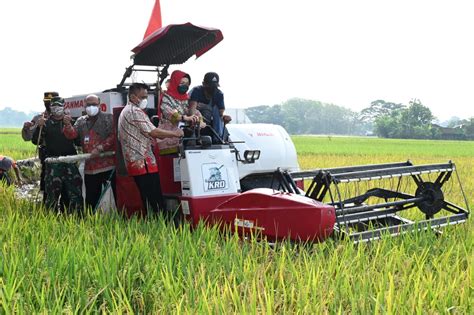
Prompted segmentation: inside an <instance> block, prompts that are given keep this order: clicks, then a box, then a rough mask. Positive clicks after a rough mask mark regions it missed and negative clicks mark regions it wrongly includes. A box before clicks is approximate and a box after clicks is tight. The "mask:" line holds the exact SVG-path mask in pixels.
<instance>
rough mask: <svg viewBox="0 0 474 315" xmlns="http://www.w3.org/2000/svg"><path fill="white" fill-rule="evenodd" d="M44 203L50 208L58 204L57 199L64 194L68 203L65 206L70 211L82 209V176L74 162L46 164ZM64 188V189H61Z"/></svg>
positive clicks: (54, 207)
mask: <svg viewBox="0 0 474 315" xmlns="http://www.w3.org/2000/svg"><path fill="white" fill-rule="evenodd" d="M45 182H46V187H45V189H46V191H47V192H48V194H47V195H46V205H47V206H48V207H51V208H52V209H56V208H57V206H58V199H59V196H61V199H63V198H64V197H65V196H64V195H65V194H66V195H67V197H68V199H69V204H66V205H65V206H66V207H67V208H68V209H69V211H70V212H74V211H82V206H83V205H82V189H81V188H82V177H81V174H79V170H78V168H77V166H76V164H68V163H50V164H47V165H46V176H45ZM63 188H64V189H63Z"/></svg>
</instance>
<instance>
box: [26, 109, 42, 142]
mask: <svg viewBox="0 0 474 315" xmlns="http://www.w3.org/2000/svg"><path fill="white" fill-rule="evenodd" d="M40 117H41V116H40V115H36V116H34V117H33V119H32V120H31V121H26V122H25V123H24V124H23V128H22V129H21V137H22V138H23V140H24V141H31V139H33V134H34V132H35V129H36V127H37V126H35V125H36V123H37V121H38V119H39V118H40Z"/></svg>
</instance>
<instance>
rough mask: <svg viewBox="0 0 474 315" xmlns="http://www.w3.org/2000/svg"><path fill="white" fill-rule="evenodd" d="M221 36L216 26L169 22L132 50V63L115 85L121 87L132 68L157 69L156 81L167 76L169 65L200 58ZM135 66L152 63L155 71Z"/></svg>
mask: <svg viewBox="0 0 474 315" xmlns="http://www.w3.org/2000/svg"><path fill="white" fill-rule="evenodd" d="M223 38H224V36H223V35H222V32H221V31H220V30H218V29H215V28H207V27H199V26H195V25H193V24H191V23H184V24H170V25H168V26H165V27H162V28H160V29H158V30H156V31H155V32H153V33H152V34H150V35H149V36H147V37H146V38H145V39H144V40H143V41H142V42H141V43H140V44H139V45H138V46H136V47H135V48H133V49H132V51H133V53H134V54H133V55H132V59H133V63H132V65H131V66H129V67H128V68H127V69H126V70H125V73H124V75H123V77H122V81H121V82H120V83H119V84H118V85H117V88H121V87H123V85H124V83H125V80H126V79H127V78H128V77H130V75H131V74H132V73H133V71H156V72H158V76H159V84H160V85H161V83H163V81H164V80H165V78H166V77H167V76H168V67H169V66H170V65H177V64H183V63H185V62H186V61H187V60H188V59H189V58H191V57H192V56H193V55H196V58H199V57H200V56H202V55H203V54H205V53H206V52H207V51H208V50H210V49H211V48H213V47H214V46H215V45H217V44H218V43H219V42H220V41H222V39H223ZM136 66H151V67H155V69H154V70H150V69H139V68H136Z"/></svg>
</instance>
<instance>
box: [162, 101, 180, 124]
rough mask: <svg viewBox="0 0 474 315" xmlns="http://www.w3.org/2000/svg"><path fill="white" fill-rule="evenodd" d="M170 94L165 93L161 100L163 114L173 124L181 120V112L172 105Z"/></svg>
mask: <svg viewBox="0 0 474 315" xmlns="http://www.w3.org/2000/svg"><path fill="white" fill-rule="evenodd" d="M170 97H171V96H169V95H167V94H165V95H164V96H163V100H162V101H161V107H160V108H161V115H162V116H163V118H165V119H166V120H169V121H171V123H173V124H177V123H178V122H179V121H180V120H181V114H180V113H179V112H178V111H177V110H176V109H174V108H173V107H172V106H171V101H170Z"/></svg>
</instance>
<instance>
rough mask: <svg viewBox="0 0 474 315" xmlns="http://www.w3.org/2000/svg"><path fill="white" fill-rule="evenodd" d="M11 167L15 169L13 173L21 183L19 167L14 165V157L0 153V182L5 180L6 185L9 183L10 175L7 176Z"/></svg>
mask: <svg viewBox="0 0 474 315" xmlns="http://www.w3.org/2000/svg"><path fill="white" fill-rule="evenodd" d="M11 169H13V170H14V171H15V175H16V178H17V181H18V184H19V185H20V184H21V175H20V169H19V168H18V166H17V165H16V162H15V160H14V159H12V158H11V157H8V156H3V155H0V182H2V181H5V182H6V184H7V185H11V183H12V182H11V179H10V176H8V172H9V171H10V170H11Z"/></svg>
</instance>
